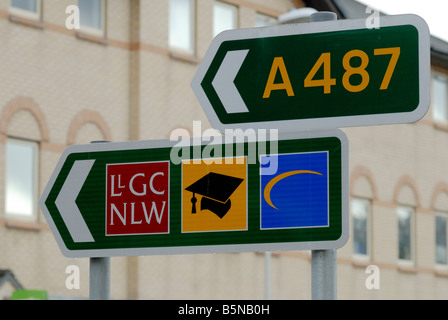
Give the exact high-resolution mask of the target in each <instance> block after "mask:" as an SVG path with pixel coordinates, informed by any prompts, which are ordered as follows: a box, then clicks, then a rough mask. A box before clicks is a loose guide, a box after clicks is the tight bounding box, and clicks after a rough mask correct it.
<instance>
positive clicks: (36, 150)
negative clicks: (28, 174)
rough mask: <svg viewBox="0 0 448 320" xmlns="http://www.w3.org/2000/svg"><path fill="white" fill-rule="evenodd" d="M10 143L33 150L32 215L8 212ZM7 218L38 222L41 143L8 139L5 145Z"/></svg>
mask: <svg viewBox="0 0 448 320" xmlns="http://www.w3.org/2000/svg"><path fill="white" fill-rule="evenodd" d="M8 143H15V144H22V145H26V146H29V147H31V148H32V150H33V159H32V160H31V161H32V175H33V176H32V182H31V183H32V191H31V193H32V195H31V197H32V199H31V213H30V214H29V215H28V214H23V213H18V212H9V211H8V199H9V196H8V174H7V172H8V147H7V146H8ZM5 155H6V156H5V216H6V217H8V218H13V219H18V220H26V221H36V220H37V212H38V206H37V202H38V177H39V176H38V168H39V163H38V162H39V161H38V159H39V143H38V142H36V141H30V140H24V139H18V138H12V137H8V138H7V140H6V143H5Z"/></svg>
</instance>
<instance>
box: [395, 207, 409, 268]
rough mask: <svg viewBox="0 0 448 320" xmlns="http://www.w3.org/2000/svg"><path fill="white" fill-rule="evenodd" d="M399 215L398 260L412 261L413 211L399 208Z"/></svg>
mask: <svg viewBox="0 0 448 320" xmlns="http://www.w3.org/2000/svg"><path fill="white" fill-rule="evenodd" d="M397 215H398V258H399V259H401V260H412V209H411V208H407V207H399V208H398V209H397Z"/></svg>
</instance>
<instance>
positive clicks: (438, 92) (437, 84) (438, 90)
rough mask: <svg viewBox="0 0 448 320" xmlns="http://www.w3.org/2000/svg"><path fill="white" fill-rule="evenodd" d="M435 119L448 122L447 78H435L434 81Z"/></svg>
mask: <svg viewBox="0 0 448 320" xmlns="http://www.w3.org/2000/svg"><path fill="white" fill-rule="evenodd" d="M432 90H433V106H434V110H433V112H434V119H435V120H439V121H447V119H448V117H447V107H448V106H447V103H448V101H447V92H446V91H447V81H446V78H445V77H442V76H438V75H436V76H434V77H433V79H432Z"/></svg>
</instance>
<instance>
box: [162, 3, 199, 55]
mask: <svg viewBox="0 0 448 320" xmlns="http://www.w3.org/2000/svg"><path fill="white" fill-rule="evenodd" d="M173 1H174V0H173ZM184 1H188V2H189V12H188V13H187V14H188V29H189V30H188V33H189V40H190V41H188V46H187V47H185V46H182V45H179V43H176V42H175V41H174V39H175V36H173V33H175V31H173V25H172V23H173V19H174V17H173V11H172V10H173V8H172V6H173V3H172V0H170V1H169V18H168V46H169V48H170V50H173V51H177V52H181V53H184V54H189V55H194V54H195V47H196V28H195V25H196V0H184Z"/></svg>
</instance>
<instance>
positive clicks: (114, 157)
mask: <svg viewBox="0 0 448 320" xmlns="http://www.w3.org/2000/svg"><path fill="white" fill-rule="evenodd" d="M344 137H345V135H344ZM342 140H343V141H341V139H340V137H336V136H333V137H318V138H307V139H289V140H280V141H278V153H279V154H283V153H299V152H312V151H328V154H329V198H330V203H329V217H330V226H329V227H319V228H297V229H277V230H260V164H259V162H258V160H257V162H256V163H253V164H251V163H250V161H248V162H249V163H248V164H247V189H248V191H247V192H248V195H247V201H248V205H247V207H248V229H247V230H245V231H219V232H205V233H200V232H198V233H182V232H181V210H182V209H181V203H182V201H181V194H182V184H181V173H182V172H181V167H182V165H181V164H177V165H176V164H173V163H172V162H170V168H169V170H170V171H169V172H170V204H169V211H170V213H169V214H170V227H169V230H170V232H169V233H168V234H151V235H122V236H106V235H105V234H106V232H105V227H106V222H105V219H106V205H105V199H106V165H108V164H114V163H132V162H149V161H167V160H169V159H170V152H171V151H172V148H171V147H165V148H143V149H135V150H116V151H97V152H95V151H93V152H73V153H69V154H68V156H67V158H66V159H65V160H64V162H63V164H62V165H61V169H60V171H59V173H58V172H56V173H57V177H56V178H55V180H54V184H53V185H52V186H49V187H51V188H50V189H49V192H48V196H47V197H46V198H45V199H44V204H45V206H46V208H47V209H48V213H49V215H50V217H51V220H52V221H53V222H54V225H55V226H56V228H57V232H58V233H59V234H60V237H61V239H62V241H63V243H64V245H65V246H66V248H67V250H68V253H67V252H64V250H63V252H64V254H66V255H67V256H78V257H79V256H84V255H83V253H82V251H85V250H95V251H96V252H97V253H98V250H100V252H101V250H103V249H106V250H107V249H128V248H133V249H138V248H168V247H177V251H176V252H177V253H182V248H186V249H188V247H196V248H199V249H198V250H196V249H195V250H192V251H194V252H214V251H217V252H220V249H219V247H220V246H223V245H224V246H225V245H230V246H232V245H241V244H265V243H301V242H313V241H335V242H337V241H342V242H343V243H345V241H346V239H343V240H341V239H342V238H343V231H344V230H345V229H346V228H344V226H343V222H344V221H343V220H344V219H343V203H342V202H343V190H344V188H343V186H342V185H343V180H344V178H343V176H344V174H345V172H344V170H343V167H344V160H343V159H346V158H347V157H348V155H347V154H345V152H343V150H346V148H347V146H344V147H342V144H348V142H347V141H346V137H345V138H344V139H342ZM251 143H253V142H251ZM92 146H93V145H87V147H92ZM108 146H110V147H111V148H112V149H113V143H108ZM204 147H205V146H204V145H203V146H201V148H202V149H203V148H204ZM233 147H234V154H236V150H238V148H239V147H240V146H239V144H237V143H235V144H233ZM188 148H191V150H190V154H193V148H197V147H188ZM222 148H223V150H225V145H224V144H223V145H222ZM248 148H249V143H248V142H245V143H244V150H245V155H247V152H248V150H250V149H248ZM266 150H268V151H269V150H270V145H269V142H267V147H266ZM182 154H186V153H184V152H183V153H182ZM223 154H224V152H223ZM257 158H258V157H257ZM87 159H95V163H94V165H93V167H92V169H91V170H90V173H89V175H88V177H87V179H86V181H85V183H84V185H83V187H82V189H81V191H80V193H79V195H78V197H77V199H76V204H77V206H78V208H79V210H80V212H81V213H82V216H83V218H84V220H85V222H86V224H87V226H88V229H89V230H90V232H91V234H92V236H93V238H94V240H95V241H94V242H74V241H73V239H72V237H71V235H70V233H69V231H68V229H67V227H66V226H65V224H64V221H63V220H62V218H61V215H60V213H59V211H58V208H57V206H56V205H55V200H56V198H57V197H58V194H59V193H60V190H61V188H62V186H63V184H64V182H65V180H66V178H67V175H68V174H69V172H70V170H71V168H72V166H73V164H74V162H75V161H77V160H87ZM56 173H55V174H56ZM347 189H348V187H347ZM43 197H44V196H43ZM53 232H55V230H53ZM344 237H345V235H344ZM60 245H61V244H60ZM201 246H208V247H209V249H207V250H206V251H201V250H202V249H200V248H201ZM210 246H211V249H210ZM297 248H300V245H298V246H297ZM234 249H235V250H234ZM243 249H244V248H243ZM76 251H79V253H76ZM229 251H247V250H242V249H241V248H239V249H238V248H232V249H230V250H229V249H226V250H225V252H229ZM133 252H135V251H133ZM185 252H188V250H185ZM107 255H110V254H109V253H107V252H106V251H104V252H101V254H100V255H96V256H107ZM112 255H129V254H127V253H126V252H123V254H121V253H120V254H116V253H114V254H112Z"/></svg>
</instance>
